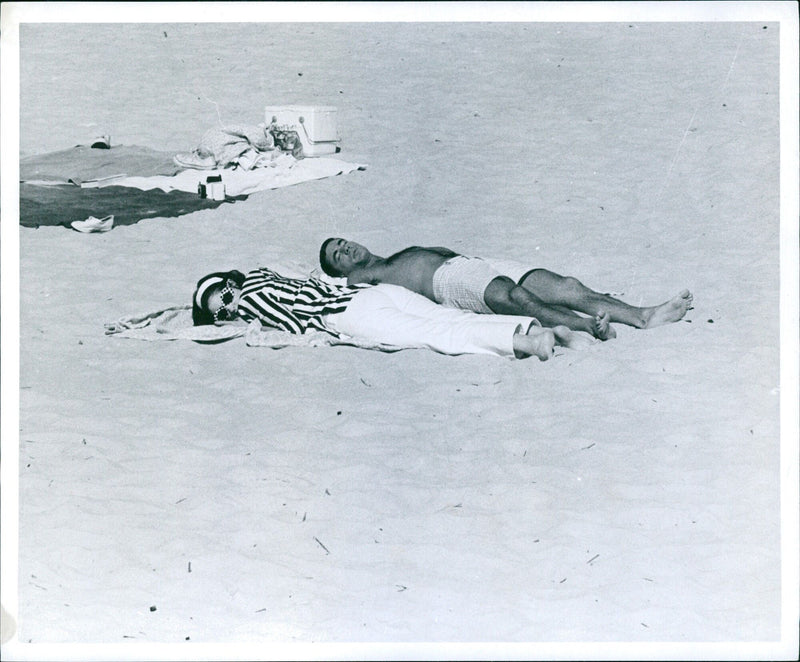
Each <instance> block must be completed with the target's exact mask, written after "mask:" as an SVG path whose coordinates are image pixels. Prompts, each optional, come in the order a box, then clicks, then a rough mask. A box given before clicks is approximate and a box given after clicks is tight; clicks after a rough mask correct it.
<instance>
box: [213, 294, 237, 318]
mask: <svg viewBox="0 0 800 662" xmlns="http://www.w3.org/2000/svg"><path fill="white" fill-rule="evenodd" d="M219 295H220V298H221V299H222V305H221V306H220V307H219V308H217V309H216V310H215V311H214V321H215V322H225V321H227V320H231V319H233V318H234V317H235V313H232V312H231V311H230V310H228V309H227V308H226V306H230V305H231V304H232V303H233V299H234V296H235V295H234V292H233V289H232V288H231V287H230V286H229V285H226V286H225V287H223V288H222V291H221V292H220V293H219Z"/></svg>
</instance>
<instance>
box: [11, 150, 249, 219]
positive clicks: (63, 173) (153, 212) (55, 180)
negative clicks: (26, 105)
mask: <svg viewBox="0 0 800 662" xmlns="http://www.w3.org/2000/svg"><path fill="white" fill-rule="evenodd" d="M172 156H173V155H172V154H171V153H167V152H158V151H155V150H151V149H147V148H145V147H135V146H130V147H129V146H119V147H112V148H111V149H92V148H90V147H86V146H83V145H78V146H76V147H72V148H70V149H66V150H62V151H60V152H52V153H50V154H41V155H36V156H31V157H27V158H24V159H21V160H20V187H19V222H20V225H23V226H25V227H39V226H40V225H63V226H65V227H69V226H70V223H72V221H82V220H85V219H87V218H88V217H89V216H94V217H95V218H102V217H104V216H108V215H109V214H113V215H114V225H132V224H133V223H136V222H137V221H140V220H141V219H143V218H157V217H165V218H172V217H175V216H180V215H182V214H189V213H191V212H193V211H197V210H198V209H215V208H216V207H219V206H220V205H222V204H225V202H224V201H217V200H209V199H206V198H201V197H200V196H199V195H197V194H194V193H186V192H184V191H170V192H169V193H166V192H164V191H162V190H160V189H154V190H151V191H142V190H139V189H137V188H131V187H126V186H106V187H102V188H81V187H80V183H81V182H85V181H90V180H95V179H103V178H105V177H113V176H116V175H127V176H136V177H150V176H154V175H168V176H171V175H174V174H175V173H176V172H178V170H179V169H180V168H178V166H176V165H175V164H174V163H173V161H172ZM242 197H244V196H242ZM238 199H241V198H238ZM232 200H233V199H231V198H229V200H228V201H232Z"/></svg>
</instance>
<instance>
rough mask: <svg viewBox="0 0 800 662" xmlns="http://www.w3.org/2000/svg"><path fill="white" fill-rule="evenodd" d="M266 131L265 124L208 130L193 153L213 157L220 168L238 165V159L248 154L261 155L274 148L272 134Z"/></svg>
mask: <svg viewBox="0 0 800 662" xmlns="http://www.w3.org/2000/svg"><path fill="white" fill-rule="evenodd" d="M266 129H267V126H266V124H259V125H257V126H245V125H240V126H222V127H216V128H214V129H209V130H208V131H206V132H205V134H204V135H203V137H202V138H201V139H200V143H199V144H198V146H197V149H196V150H195V151H196V152H197V154H198V155H200V156H201V157H203V156H213V157H214V160H215V161H216V162H217V166H219V167H220V168H224V167H226V166H229V165H232V164H238V162H239V158H240V157H241V156H243V155H244V154H247V153H248V152H255V153H261V152H266V151H268V150H271V149H273V148H274V147H275V141H274V140H273V139H272V134H270V133H269V131H267V130H266Z"/></svg>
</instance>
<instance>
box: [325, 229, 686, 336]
mask: <svg viewBox="0 0 800 662" xmlns="http://www.w3.org/2000/svg"><path fill="white" fill-rule="evenodd" d="M319 260H320V266H321V267H322V270H323V271H324V272H325V273H326V274H328V275H329V276H332V277H346V278H347V282H348V283H351V284H353V283H371V284H377V283H392V284H394V285H402V286H403V287H405V288H407V289H409V290H412V291H414V292H418V293H419V294H422V295H424V296H426V297H428V298H429V299H431V300H432V301H435V302H436V303H439V304H442V305H445V306H450V307H453V308H464V309H467V310H472V311H474V312H478V313H497V314H503V315H527V316H530V317H535V318H536V319H538V320H539V322H541V323H542V324H543V325H544V326H546V327H553V326H558V325H563V326H566V327H567V328H569V329H572V330H574V331H585V332H586V333H589V334H591V335H593V336H594V337H596V338H599V339H600V340H608V339H609V338H614V337H615V336H616V335H617V334H616V331H615V330H614V328H613V327H612V326H611V322H619V323H621V324H627V325H629V326H633V327H636V328H638V329H650V328H653V327H656V326H660V325H662V324H668V323H670V322H677V321H678V320H680V319H681V318H682V317H683V316H684V315H685V314H686V311H687V310H689V309H690V308H691V307H692V295H691V293H690V292H689V290H683V291H682V292H681V293H679V294H677V295H676V296H674V297H673V298H672V299H670V300H669V301H666V302H664V303H662V304H660V305H657V306H649V307H636V306H630V305H628V304H627V303H624V302H623V301H620V300H619V299H615V298H614V297H612V296H610V295H608V294H601V293H599V292H595V291H594V290H591V289H589V288H588V287H586V286H585V285H583V283H581V282H580V281H579V280H578V279H576V278H573V277H570V276H560V275H559V274H556V273H554V272H552V271H548V270H547V269H525V268H521V267H520V265H518V264H514V263H506V262H503V263H502V264H501V263H495V264H493V263H491V262H490V261H487V260H483V259H481V258H472V257H464V256H462V255H459V254H458V253H455V252H453V251H451V250H450V249H448V248H441V247H429V248H424V247H420V246H411V247H409V248H406V249H404V250H402V251H400V252H398V253H395V254H394V255H391V256H390V257H387V258H384V257H380V256H378V255H373V254H372V253H370V251H369V250H367V249H366V248H365V247H364V246H362V245H361V244H357V243H355V242H352V241H348V240H346V239H340V238H338V237H332V238H329V239H326V240H325V241H324V242H323V244H322V246H321V247H320V253H319ZM512 272H513V274H512ZM504 273H508V274H509V275H503V274H504ZM511 275H513V276H514V277H513V278H511V277H509V276H511ZM576 311H577V312H576ZM578 313H583V315H579V314H578ZM584 315H587V316H588V317H586V316H584Z"/></svg>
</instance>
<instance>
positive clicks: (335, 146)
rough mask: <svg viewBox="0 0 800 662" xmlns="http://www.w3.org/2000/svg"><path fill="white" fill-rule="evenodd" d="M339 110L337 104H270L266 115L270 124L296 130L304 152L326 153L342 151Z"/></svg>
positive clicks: (314, 154) (315, 154)
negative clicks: (337, 119)
mask: <svg viewBox="0 0 800 662" xmlns="http://www.w3.org/2000/svg"><path fill="white" fill-rule="evenodd" d="M336 112H337V111H336V107H335V106H267V107H266V108H265V109H264V117H265V119H266V122H267V124H272V123H273V122H274V123H275V124H276V125H277V126H278V127H280V128H281V129H283V130H287V131H296V132H297V135H298V137H299V138H300V143H301V144H302V145H303V154H304V155H305V156H323V155H325V154H336V153H337V152H339V151H341V147H339V142H340V140H341V139H340V138H339V130H338V127H337V126H336Z"/></svg>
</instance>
